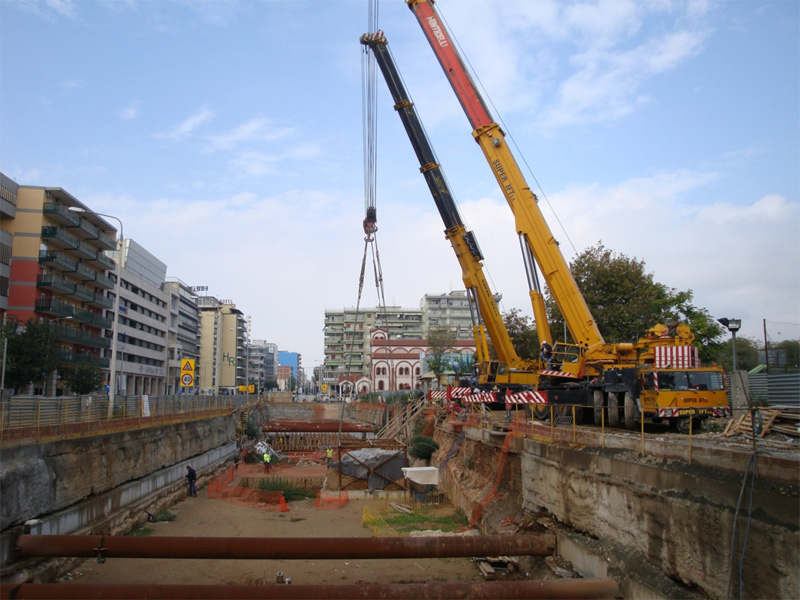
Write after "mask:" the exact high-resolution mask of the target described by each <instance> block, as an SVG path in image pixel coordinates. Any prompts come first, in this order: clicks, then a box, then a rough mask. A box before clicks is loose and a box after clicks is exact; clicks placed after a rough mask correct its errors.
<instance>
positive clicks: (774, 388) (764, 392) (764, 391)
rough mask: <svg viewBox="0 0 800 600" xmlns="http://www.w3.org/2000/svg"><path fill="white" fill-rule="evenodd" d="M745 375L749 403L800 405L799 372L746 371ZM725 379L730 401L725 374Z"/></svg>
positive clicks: (729, 387)
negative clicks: (770, 372) (768, 372)
mask: <svg viewBox="0 0 800 600" xmlns="http://www.w3.org/2000/svg"><path fill="white" fill-rule="evenodd" d="M746 377H747V387H748V388H749V391H748V401H749V403H750V404H756V405H762V406H763V405H769V406H798V407H800V373H780V374H777V375H767V374H766V373H747V374H746ZM725 379H726V380H727V383H728V386H727V387H728V403H730V399H731V398H730V389H731V386H730V377H729V376H727V375H726V376H725Z"/></svg>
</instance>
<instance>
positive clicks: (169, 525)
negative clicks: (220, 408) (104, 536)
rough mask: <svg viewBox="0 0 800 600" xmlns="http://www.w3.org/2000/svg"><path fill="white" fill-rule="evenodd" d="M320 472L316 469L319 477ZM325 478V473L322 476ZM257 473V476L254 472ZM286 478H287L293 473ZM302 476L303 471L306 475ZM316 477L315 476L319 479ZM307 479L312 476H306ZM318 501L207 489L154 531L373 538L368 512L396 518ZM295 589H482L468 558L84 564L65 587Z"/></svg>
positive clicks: (377, 506)
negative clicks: (268, 503) (215, 495)
mask: <svg viewBox="0 0 800 600" xmlns="http://www.w3.org/2000/svg"><path fill="white" fill-rule="evenodd" d="M318 470H319V468H318V469H317V471H318ZM322 470H323V471H324V467H323V469H322ZM240 471H241V472H240V473H239V475H240V476H248V477H249V476H258V474H259V473H260V472H263V471H262V470H261V469H260V467H258V466H256V465H242V467H241V468H240ZM250 471H252V472H250ZM287 474H288V473H287ZM299 474H301V475H302V474H303V473H302V470H301V473H299ZM314 474H316V472H314ZM306 475H307V476H308V475H309V473H306ZM314 504H315V500H314V499H304V500H298V501H293V502H289V508H290V510H289V511H288V512H276V511H270V510H264V509H261V508H255V507H252V506H246V505H242V504H236V503H233V502H230V501H226V500H212V499H209V497H208V492H207V488H206V487H201V489H200V490H199V493H198V496H197V497H194V498H185V499H184V500H182V501H181V502H179V503H178V504H176V505H174V506H173V507H171V508H170V509H169V510H170V512H172V513H175V514H176V515H177V518H175V519H174V520H173V521H167V522H157V523H148V524H147V525H146V527H147V528H151V529H153V530H154V531H153V532H152V533H151V534H150V538H151V539H155V538H157V537H159V536H202V537H274V538H281V537H310V538H314V537H342V538H350V537H371V536H372V531H371V530H370V529H369V528H368V527H366V526H362V524H361V518H362V514H363V512H364V507H365V506H367V505H369V506H370V508H371V510H373V511H386V510H391V509H390V508H388V506H387V502H386V501H385V500H380V501H374V500H372V501H365V500H352V499H351V500H349V501H348V503H347V504H345V505H344V507H342V508H327V509H317V508H315V507H314ZM279 571H280V572H282V573H283V575H284V577H290V578H291V580H292V583H293V584H309V585H313V584H357V583H425V582H454V583H455V582H468V581H483V577H482V576H481V575H480V573H479V572H478V569H477V567H476V566H475V564H474V563H473V562H472V560H471V559H470V558H448V559H375V560H287V561H279V560H200V559H195V560H179V559H175V560H167V559H124V558H119V559H114V558H113V557H110V558H108V560H107V561H106V562H105V564H98V563H97V561H96V560H95V559H91V560H86V561H85V562H84V563H82V565H81V566H80V567H78V568H77V569H74V570H73V571H71V572H70V573H69V574H68V575H67V576H66V577H65V578H63V579H62V583H69V582H74V583H106V584H199V585H212V584H216V585H218V584H247V585H254V584H255V585H261V584H271V583H275V581H276V577H277V573H278V572H279Z"/></svg>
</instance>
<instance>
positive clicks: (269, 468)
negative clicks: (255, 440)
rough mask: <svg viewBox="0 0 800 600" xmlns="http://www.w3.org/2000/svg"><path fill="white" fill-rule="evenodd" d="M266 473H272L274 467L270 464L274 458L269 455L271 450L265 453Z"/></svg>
mask: <svg viewBox="0 0 800 600" xmlns="http://www.w3.org/2000/svg"><path fill="white" fill-rule="evenodd" d="M263 458H264V473H272V465H271V464H270V462H271V460H272V457H271V456H270V454H269V450H267V451H266V452H264V457H263Z"/></svg>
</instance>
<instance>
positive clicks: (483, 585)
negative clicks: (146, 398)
mask: <svg viewBox="0 0 800 600" xmlns="http://www.w3.org/2000/svg"><path fill="white" fill-rule="evenodd" d="M616 593H617V584H616V583H614V582H613V581H611V580H609V579H549V580H545V581H492V582H480V583H411V584H398V583H393V584H360V585H277V584H275V585H98V584H86V583H59V584H49V583H48V584H36V583H23V584H19V585H16V586H13V585H5V586H2V587H1V588H0V599H2V600H5V599H11V598H14V599H19V600H22V599H23V598H47V599H48V600H49V599H51V598H60V599H63V600H70V599H73V598H76V599H81V600H101V599H106V598H113V599H115V600H138V599H140V598H147V599H153V598H175V599H178V600H182V599H184V598H192V599H194V598H208V599H210V600H214V599H221V598H225V599H230V598H236V599H237V600H247V599H250V598H267V599H270V598H290V599H292V598H293V599H305V600H334V599H339V598H385V599H388V600H391V599H395V598H397V599H408V600H415V599H423V598H424V599H428V600H436V599H439V598H443V599H444V598H447V599H459V598H474V599H478V600H481V599H486V600H489V599H492V600H493V599H495V598H509V599H517V598H519V599H522V598H614V596H615V594H616Z"/></svg>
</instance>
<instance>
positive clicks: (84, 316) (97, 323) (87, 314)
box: [75, 310, 111, 329]
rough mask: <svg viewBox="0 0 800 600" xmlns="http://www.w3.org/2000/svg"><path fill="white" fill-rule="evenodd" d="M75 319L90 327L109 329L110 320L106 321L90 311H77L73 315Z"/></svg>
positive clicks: (101, 316)
mask: <svg viewBox="0 0 800 600" xmlns="http://www.w3.org/2000/svg"><path fill="white" fill-rule="evenodd" d="M75 318H76V319H77V320H78V321H79V322H80V323H84V324H86V325H89V326H91V327H99V328H101V329H111V319H107V318H106V317H104V316H103V315H101V314H100V313H96V312H92V311H90V310H79V311H78V312H77V313H75Z"/></svg>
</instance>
